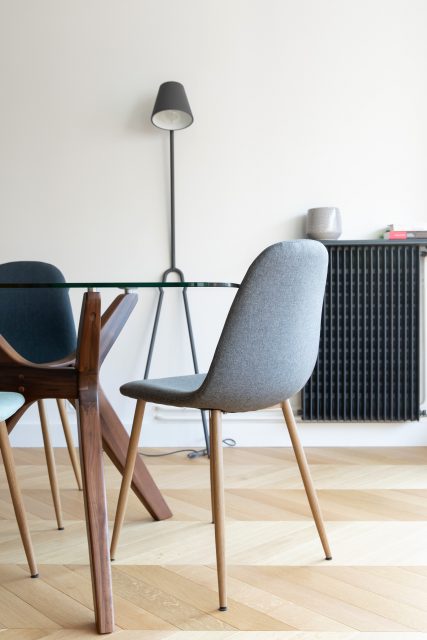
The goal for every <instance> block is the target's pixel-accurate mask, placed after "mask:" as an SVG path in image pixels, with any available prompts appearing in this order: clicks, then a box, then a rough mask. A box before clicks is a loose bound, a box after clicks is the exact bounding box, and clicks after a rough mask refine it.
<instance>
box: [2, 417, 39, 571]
mask: <svg viewBox="0 0 427 640" xmlns="http://www.w3.org/2000/svg"><path fill="white" fill-rule="evenodd" d="M0 449H1V455H2V458H3V464H4V470H5V472H6V477H7V482H8V485H9V489H10V495H11V497H12V504H13V508H14V511H15V516H16V522H17V523H18V527H19V533H20V534H21V540H22V544H23V546H24V551H25V555H26V556H27V561H28V566H29V568H30V574H31V577H32V578H37V576H38V575H39V574H38V570H37V564H36V559H35V557H34V550H33V545H32V542H31V535H30V530H29V528H28V522H27V516H26V513H25V507H24V501H23V500H22V495H21V491H20V489H19V484H18V478H17V475H16V469H15V462H14V460H13V455H12V448H11V446H10V442H9V436H8V433H7V426H6V423H5V422H0Z"/></svg>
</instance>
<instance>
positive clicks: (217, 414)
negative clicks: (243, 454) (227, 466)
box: [210, 410, 227, 611]
mask: <svg viewBox="0 0 427 640" xmlns="http://www.w3.org/2000/svg"><path fill="white" fill-rule="evenodd" d="M210 431H211V433H212V440H211V443H212V444H211V458H210V463H211V467H212V487H213V492H212V497H213V511H214V522H215V547H216V566H217V572H218V592H219V610H220V611H227V584H226V582H227V567H226V563H225V500H224V464H223V455H222V416H221V411H217V410H214V411H211V412H210Z"/></svg>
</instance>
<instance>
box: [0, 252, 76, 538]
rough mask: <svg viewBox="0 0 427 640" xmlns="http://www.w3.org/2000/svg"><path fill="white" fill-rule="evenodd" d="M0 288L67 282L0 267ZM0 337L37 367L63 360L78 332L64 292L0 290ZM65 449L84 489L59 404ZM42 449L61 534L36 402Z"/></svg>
mask: <svg viewBox="0 0 427 640" xmlns="http://www.w3.org/2000/svg"><path fill="white" fill-rule="evenodd" d="M0 282H11V283H14V282H16V283H22V282H28V283H30V282H31V283H44V282H46V283H47V282H58V283H60V282H65V278H64V276H63V274H62V273H61V272H60V271H59V269H57V268H56V267H55V266H53V265H51V264H48V263H46V262H35V261H22V262H21V261H20V262H7V263H5V264H2V265H0ZM0 334H1V335H3V336H4V337H5V338H6V340H7V341H8V342H9V343H10V344H11V345H12V347H13V348H14V349H15V350H16V351H18V353H19V354H20V355H21V356H23V357H24V358H26V359H27V360H30V361H31V362H35V363H37V364H43V363H47V362H52V361H55V360H61V359H62V358H65V357H66V356H68V355H70V354H71V353H72V352H73V351H75V349H76V330H75V326H74V319H73V313H72V309H71V303H70V298H69V293H68V289H48V288H45V289H42V288H40V289H29V288H17V289H0ZM57 403H58V409H59V413H60V417H61V422H62V426H63V429H64V435H65V439H66V442H67V448H68V452H69V455H70V459H71V463H72V466H73V470H74V474H75V476H76V480H77V484H78V487H79V489H80V490H81V489H82V484H81V477H80V468H79V463H78V460H77V455H76V451H75V448H74V443H73V440H72V435H71V429H70V425H69V422H68V418H67V413H66V410H65V402H64V400H57ZM37 404H38V410H39V415H40V422H41V427H42V435H43V443H44V449H45V454H46V462H47V468H48V474H49V481H50V486H51V490H52V496H53V503H54V507H55V514H56V520H57V523H58V529H63V528H64V527H63V524H62V513H61V500H60V495H59V488H58V481H57V474H56V467H55V459H54V454H53V448H52V445H51V441H50V437H49V427H48V423H47V419H46V411H45V407H44V403H43V400H39V401H38V403H37Z"/></svg>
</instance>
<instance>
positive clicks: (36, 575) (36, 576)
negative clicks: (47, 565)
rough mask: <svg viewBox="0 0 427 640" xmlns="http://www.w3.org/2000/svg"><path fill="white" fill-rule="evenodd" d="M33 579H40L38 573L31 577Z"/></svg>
mask: <svg viewBox="0 0 427 640" xmlns="http://www.w3.org/2000/svg"><path fill="white" fill-rule="evenodd" d="M31 577H32V578H38V577H39V574H38V573H35V574H34V575H33V576H31Z"/></svg>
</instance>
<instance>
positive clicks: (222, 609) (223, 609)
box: [219, 607, 227, 611]
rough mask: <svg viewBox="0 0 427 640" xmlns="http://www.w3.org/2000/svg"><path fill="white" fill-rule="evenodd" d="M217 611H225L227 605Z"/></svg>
mask: <svg viewBox="0 0 427 640" xmlns="http://www.w3.org/2000/svg"><path fill="white" fill-rule="evenodd" d="M219 611H227V607H220V608H219Z"/></svg>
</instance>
